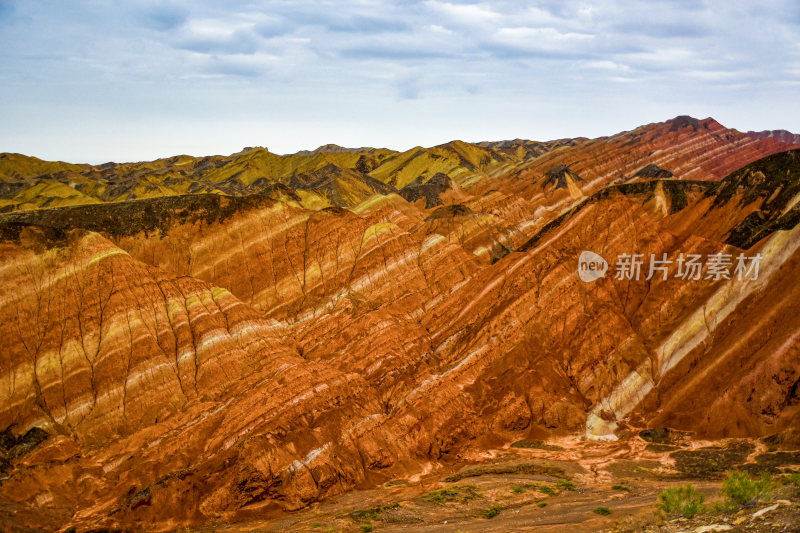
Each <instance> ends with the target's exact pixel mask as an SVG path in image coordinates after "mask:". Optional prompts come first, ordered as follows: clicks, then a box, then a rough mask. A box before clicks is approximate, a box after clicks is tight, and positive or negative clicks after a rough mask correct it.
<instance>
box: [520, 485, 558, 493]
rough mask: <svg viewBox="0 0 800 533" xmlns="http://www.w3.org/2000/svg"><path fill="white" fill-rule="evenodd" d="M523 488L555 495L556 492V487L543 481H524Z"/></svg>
mask: <svg viewBox="0 0 800 533" xmlns="http://www.w3.org/2000/svg"><path fill="white" fill-rule="evenodd" d="M525 488H526V489H534V490H538V491H539V492H541V493H543V494H547V495H548V496H555V494H556V489H554V488H553V487H551V486H550V485H545V484H544V483H525Z"/></svg>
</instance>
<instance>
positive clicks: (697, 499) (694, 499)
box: [656, 483, 706, 518]
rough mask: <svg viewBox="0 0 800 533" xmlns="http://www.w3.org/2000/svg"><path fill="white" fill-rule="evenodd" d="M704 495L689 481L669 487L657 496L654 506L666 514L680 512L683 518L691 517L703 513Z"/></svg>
mask: <svg viewBox="0 0 800 533" xmlns="http://www.w3.org/2000/svg"><path fill="white" fill-rule="evenodd" d="M705 499H706V497H705V496H703V495H702V494H701V493H699V492H697V491H696V490H695V488H694V486H693V485H692V484H691V483H687V484H686V485H682V486H680V487H670V488H668V489H667V490H665V491H663V492H662V493H661V494H660V495H659V496H658V504H657V505H656V507H658V508H659V509H661V510H662V511H664V512H665V513H667V514H680V515H681V516H683V517H684V518H691V517H693V516H695V515H697V514H700V513H704V512H705V510H706V508H705V506H704V505H703V502H704V501H705Z"/></svg>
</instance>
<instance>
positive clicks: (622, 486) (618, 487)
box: [611, 485, 631, 492]
mask: <svg viewBox="0 0 800 533" xmlns="http://www.w3.org/2000/svg"><path fill="white" fill-rule="evenodd" d="M611 489H612V490H623V491H626V492H630V491H631V489H629V488H628V487H626V486H625V485H613V486H612V487H611Z"/></svg>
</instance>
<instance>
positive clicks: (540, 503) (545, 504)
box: [536, 502, 547, 507]
mask: <svg viewBox="0 0 800 533" xmlns="http://www.w3.org/2000/svg"><path fill="white" fill-rule="evenodd" d="M536 506H537V507H547V502H536Z"/></svg>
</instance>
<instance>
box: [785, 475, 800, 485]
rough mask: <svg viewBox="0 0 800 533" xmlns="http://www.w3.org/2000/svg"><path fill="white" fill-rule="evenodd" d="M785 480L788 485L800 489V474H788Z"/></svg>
mask: <svg viewBox="0 0 800 533" xmlns="http://www.w3.org/2000/svg"><path fill="white" fill-rule="evenodd" d="M783 479H784V481H785V482H786V483H789V484H791V485H794V486H795V487H797V488H800V472H792V473H791V474H786V476H784V478H783Z"/></svg>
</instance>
